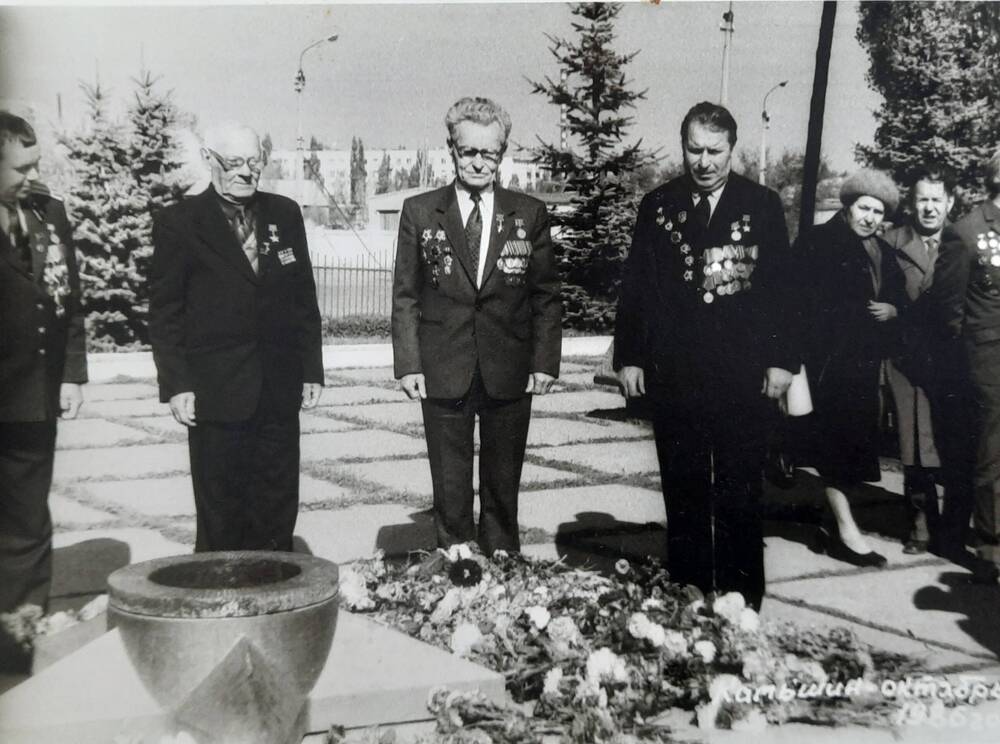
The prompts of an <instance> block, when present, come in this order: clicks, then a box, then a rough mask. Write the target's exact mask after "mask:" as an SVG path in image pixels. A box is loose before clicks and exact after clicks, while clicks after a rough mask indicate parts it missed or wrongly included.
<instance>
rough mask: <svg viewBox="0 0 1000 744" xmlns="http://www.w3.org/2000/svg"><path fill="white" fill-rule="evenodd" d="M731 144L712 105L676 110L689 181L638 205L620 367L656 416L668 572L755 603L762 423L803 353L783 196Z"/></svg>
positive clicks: (759, 578)
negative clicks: (795, 338)
mask: <svg viewBox="0 0 1000 744" xmlns="http://www.w3.org/2000/svg"><path fill="white" fill-rule="evenodd" d="M735 143H736V122H735V121H734V120H733V118H732V116H731V115H730V113H729V112H728V111H727V110H726V109H724V108H722V107H721V106H716V105H714V104H711V103H707V102H705V103H700V104H698V105H696V106H694V107H693V108H692V109H691V110H690V111H689V112H688V113H687V116H685V117H684V122H683V124H682V125H681V144H682V147H683V151H684V167H685V175H683V176H681V177H679V178H675V179H674V180H672V181H669V182H667V183H665V184H663V185H662V186H660V187H659V188H657V189H655V190H654V191H652V192H650V193H649V194H647V195H646V196H645V198H644V199H643V200H642V203H641V205H640V206H639V214H638V217H637V219H636V224H635V232H634V235H633V239H632V247H631V250H630V252H629V257H628V261H627V263H626V268H625V278H624V283H623V286H622V291H621V301H620V303H619V308H618V320H617V324H616V328H615V367H616V369H617V368H620V369H621V371H622V379H623V382H624V383H625V387H626V393H627V395H629V396H630V397H632V396H637V395H646V396H647V397H648V399H649V403H650V406H651V409H652V412H653V425H654V432H655V436H656V447H657V453H658V455H659V459H660V471H661V475H662V483H663V493H664V500H665V501H666V507H667V557H668V568H669V570H670V574H671V577H672V578H673V579H674V580H676V581H678V582H681V583H685V584H694V585H696V586H698V587H699V588H700V589H702V590H703V591H705V592H708V591H713V590H714V591H719V592H727V591H739V592H742V593H743V595H744V597H745V598H746V600H747V602H748V603H749V604H751V605H752V606H754V607H759V606H760V602H761V598H762V597H763V594H764V558H763V555H764V553H763V535H762V527H761V515H760V496H761V490H762V468H763V462H764V452H765V437H766V433H767V432H766V429H767V426H766V424H767V422H768V420H769V419H770V418H771V416H772V414H773V411H774V409H775V403H774V400H775V399H777V398H780V397H781V396H782V395H783V394H784V393H785V391H786V390H787V388H788V385H789V384H790V382H791V379H792V371H793V370H798V369H799V364H800V359H799V357H798V354H797V352H796V350H795V348H794V344H793V343H792V341H791V339H790V337H789V333H788V329H789V328H790V326H791V323H789V317H788V313H789V311H790V308H791V305H790V303H789V302H788V301H787V299H786V290H787V288H788V286H789V284H790V283H791V282H792V281H793V279H791V278H790V277H788V276H787V275H785V276H783V275H782V272H787V270H788V267H789V246H788V234H787V232H786V230H785V218H784V213H783V210H782V207H781V201H780V199H779V198H778V195H777V194H776V193H775V192H773V191H770V190H768V189H766V188H764V187H761V186H758V185H757V184H755V183H753V182H751V181H749V180H747V179H745V178H743V177H741V176H739V175H736V174H734V173H731V172H730V165H731V158H732V150H733V146H734V145H735Z"/></svg>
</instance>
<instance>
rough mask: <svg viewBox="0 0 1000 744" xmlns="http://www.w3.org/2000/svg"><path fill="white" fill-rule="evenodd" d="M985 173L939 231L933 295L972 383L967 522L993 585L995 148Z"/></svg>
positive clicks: (998, 181)
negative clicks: (961, 209) (970, 201)
mask: <svg viewBox="0 0 1000 744" xmlns="http://www.w3.org/2000/svg"><path fill="white" fill-rule="evenodd" d="M985 171H986V178H985V181H986V188H987V190H988V192H989V199H987V200H986V201H984V202H983V203H981V204H979V205H977V206H976V207H974V208H973V209H972V211H971V212H969V214H967V215H966V216H965V217H964V218H962V219H961V220H960V221H959V222H957V223H956V224H955V225H953V226H949V227H948V228H947V229H946V230H945V232H944V234H943V235H942V238H941V240H942V247H941V254H940V256H939V257H938V261H937V266H936V269H935V280H934V285H935V286H934V293H935V296H936V298H937V299H938V301H939V303H940V307H941V309H942V311H943V313H944V322H945V323H946V324H947V325H948V327H949V329H950V330H951V333H952V336H953V337H955V338H959V339H961V342H962V348H961V349H960V352H961V351H964V359H963V361H964V362H965V364H966V369H967V373H968V376H969V380H970V382H971V387H972V397H973V410H974V413H975V425H974V431H975V432H976V433H977V435H978V443H977V445H976V456H975V464H974V466H973V468H974V471H973V494H972V499H973V505H972V523H973V529H974V536H973V539H974V542H975V543H976V544H977V547H978V554H979V556H978V557H979V559H980V562H979V563H977V564H974V566H973V569H974V573H975V577H976V579H977V580H981V581H986V582H989V583H995V582H996V580H997V575H998V568H997V566H998V564H1000V151H998V152H996V153H995V154H994V155H993V157H992V158H990V160H989V161H988V162H987V164H986V169H985ZM963 526H964V525H963ZM963 550H964V548H963ZM948 557H954V556H950V555H949V556H948Z"/></svg>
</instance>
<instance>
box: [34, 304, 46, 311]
mask: <svg viewBox="0 0 1000 744" xmlns="http://www.w3.org/2000/svg"><path fill="white" fill-rule="evenodd" d="M35 307H36V308H38V309H39V310H44V309H45V305H44V303H41V302H36V303H35Z"/></svg>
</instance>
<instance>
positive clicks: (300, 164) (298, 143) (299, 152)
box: [295, 34, 338, 204]
mask: <svg viewBox="0 0 1000 744" xmlns="http://www.w3.org/2000/svg"><path fill="white" fill-rule="evenodd" d="M337 38H338V34H331V35H330V36H327V37H325V38H323V39H320V40H318V41H314V42H313V43H312V44H309V45H308V46H306V48H305V49H303V50H302V51H301V52H299V70H298V72H296V73H295V129H296V132H295V181H296V183H297V184H300V186H299V187H298V188H297V189H296V191H298V197H299V203H300V204H301V203H302V187H301V184H302V182H303V180H304V179H305V173H304V170H305V165H304V159H305V155H304V150H305V149H306V143H305V139H304V138H303V137H302V91H303V90H304V89H305V87H306V74H305V72H303V71H302V58H303V57H305V56H306V52H308V51H309V50H310V49H314V48H316V47H318V46H319V45H320V44H326V43H327V42H330V41H336V40H337Z"/></svg>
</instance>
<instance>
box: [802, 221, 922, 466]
mask: <svg viewBox="0 0 1000 744" xmlns="http://www.w3.org/2000/svg"><path fill="white" fill-rule="evenodd" d="M868 240H869V241H871V242H872V243H874V245H876V246H877V255H878V262H877V264H875V263H873V262H872V261H871V260H870V258H869V254H868V252H867V251H866V250H865V246H864V244H863V243H862V240H861V238H860V237H858V235H856V234H855V233H854V231H853V230H851V228H850V226H849V225H848V224H847V220H846V218H845V217H844V214H843V212H838V213H837V214H835V215H834V216H833V217H832V218H830V220H829V221H828V222H826V223H824V224H822V225H816V226H814V227H813V228H812V229H810V230H808V231H806V232H805V233H803V234H802V235H800V236H799V239H798V240H797V241H796V252H797V255H798V257H799V259H800V260H801V262H802V268H801V269H800V270H799V271H798V272H797V273H798V275H799V278H800V281H801V282H802V293H801V297H802V300H801V305H802V308H803V311H804V324H803V325H804V332H803V345H804V350H805V359H806V370H807V372H808V378H809V385H810V388H811V392H812V397H813V407H814V411H815V420H816V424H817V425H816V429H815V434H816V436H815V439H814V441H813V447H814V456H815V459H816V464H817V467H818V468H819V469H820V472H821V473H822V474H823V475H824V476H827V477H829V478H831V479H833V480H834V481H836V482H843V483H845V484H848V483H856V482H860V481H875V480H878V479H879V477H880V475H879V473H880V471H879V463H878V455H879V446H878V445H879V423H880V422H879V411H880V398H879V379H880V371H881V365H882V361H883V360H884V359H886V358H888V357H890V356H892V355H893V354H895V353H897V352H898V350H899V337H898V331H899V329H898V322H897V320H889V321H886V322H881V323H880V322H878V321H876V320H875V319H874V318H873V317H872V316H871V313H870V312H869V309H868V303H869V302H871V301H873V300H874V301H878V302H888V303H890V304H892V305H894V306H895V307H896V310H897V312H898V313H903V312H905V311H906V308H907V305H908V300H907V297H906V289H905V284H904V279H903V272H902V270H901V269H900V268H899V264H898V263H897V261H896V257H895V255H894V253H893V251H892V250H891V248H890V247H889V246H888V245H887V244H886V243H885V241H883V240H882V239H881V238H878V237H876V236H872V237H870V238H868ZM876 266H877V271H878V276H879V277H880V279H879V280H878V281H877V282H876V281H875V280H874V279H873V269H874V268H875V267H876ZM876 283H877V284H878V287H877V288H876Z"/></svg>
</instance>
